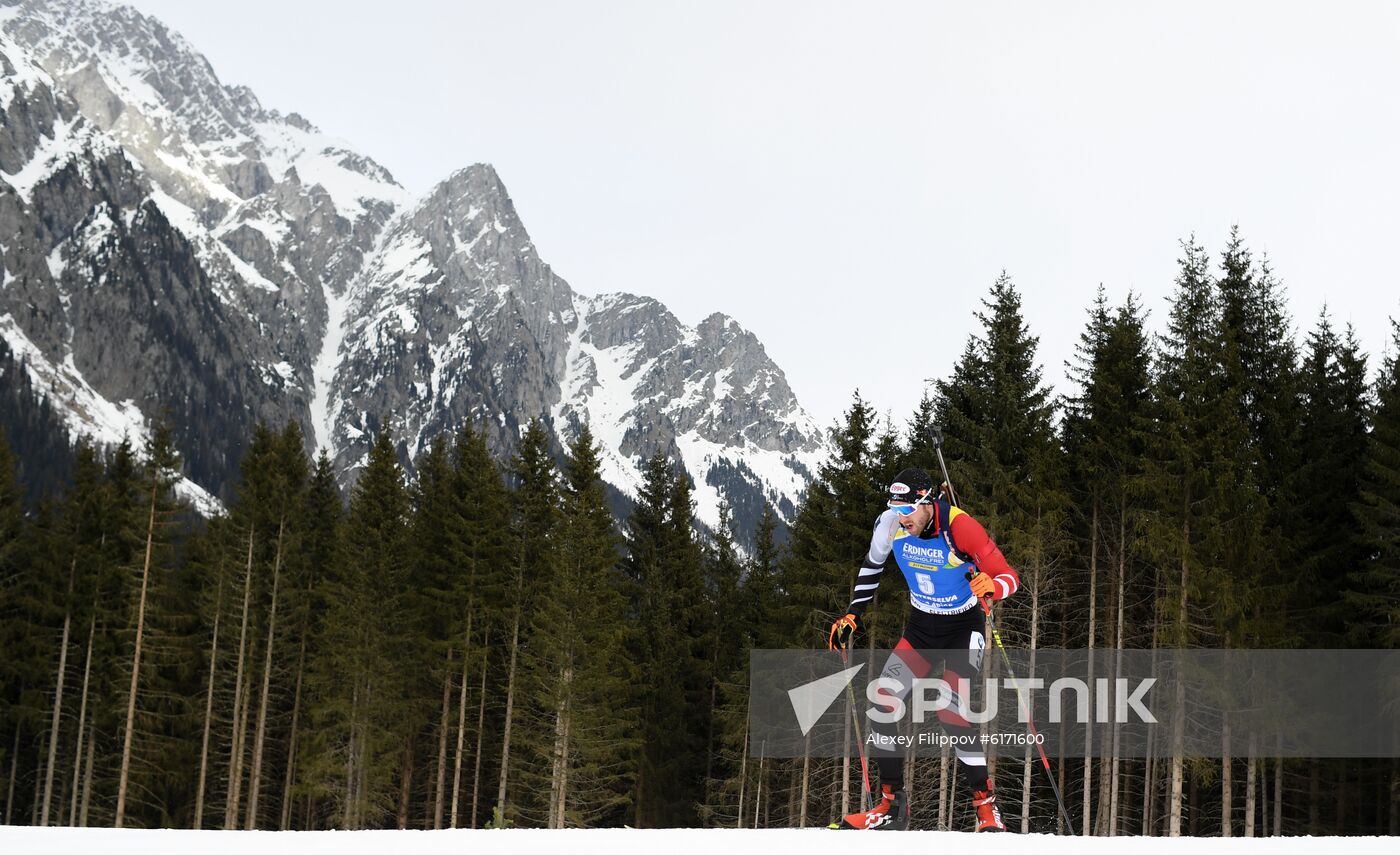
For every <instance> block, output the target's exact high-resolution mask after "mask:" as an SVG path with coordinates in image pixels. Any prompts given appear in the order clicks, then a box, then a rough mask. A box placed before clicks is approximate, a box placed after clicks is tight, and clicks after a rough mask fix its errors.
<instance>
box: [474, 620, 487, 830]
mask: <svg viewBox="0 0 1400 855" xmlns="http://www.w3.org/2000/svg"><path fill="white" fill-rule="evenodd" d="M490 659H491V631H490V628H489V627H488V628H487V633H486V644H485V645H484V646H483V647H482V648H481V691H480V693H479V694H480V698H479V700H478V701H477V708H476V756H475V758H474V759H473V761H472V763H473V766H474V768H473V770H472V823H471V826H470V827H471V828H476V805H477V799H478V797H479V796H480V795H481V743H482V739H483V737H484V736H485V733H486V666H487V665H488V664H490Z"/></svg>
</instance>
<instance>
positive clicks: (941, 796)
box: [938, 744, 948, 831]
mask: <svg viewBox="0 0 1400 855" xmlns="http://www.w3.org/2000/svg"><path fill="white" fill-rule="evenodd" d="M938 827H939V828H941V829H943V830H944V831H947V830H948V746H947V744H944V746H943V748H942V749H941V750H940V752H939V755H938Z"/></svg>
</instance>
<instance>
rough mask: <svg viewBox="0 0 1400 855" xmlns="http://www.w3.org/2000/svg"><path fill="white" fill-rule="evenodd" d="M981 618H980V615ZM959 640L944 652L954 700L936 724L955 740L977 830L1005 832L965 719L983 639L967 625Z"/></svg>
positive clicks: (945, 676) (983, 757) (982, 756)
mask: <svg viewBox="0 0 1400 855" xmlns="http://www.w3.org/2000/svg"><path fill="white" fill-rule="evenodd" d="M979 617H980V615H979ZM959 635H960V638H959V639H958V640H961V641H963V642H964V643H962V644H959V645H957V646H953V645H952V644H950V647H952V649H950V650H948V651H947V654H946V665H945V669H946V670H945V671H944V672H943V679H944V680H945V681H947V683H948V685H949V686H952V687H953V692H954V699H953V703H951V704H949V706H948V708H946V709H941V710H939V711H938V719H939V722H940V723H941V724H942V725H943V729H944V730H945V731H946V732H947V733H948V735H949V736H950V737H952V738H953V739H954V740H956V742H955V745H954V753H955V754H956V755H957V758H958V763H959V765H961V766H962V770H963V777H964V778H966V780H967V784H968V787H970V788H971V790H972V805H973V807H974V808H975V809H976V811H977V829H976V830H977V831H1005V830H1006V825H1005V824H1004V823H1003V822H1002V820H1001V811H1000V809H999V808H998V807H997V803H996V795H995V794H994V793H993V792H992V782H991V779H990V778H989V777H988V776H987V755H986V753H985V752H984V751H983V750H982V744H981V742H980V740H979V738H978V733H977V728H975V727H973V726H972V724H971V723H970V722H969V721H968V720H967V714H968V709H969V707H968V703H969V698H968V697H967V695H969V694H971V690H972V681H973V680H974V679H975V678H976V677H977V674H978V673H979V672H980V671H981V670H982V654H983V652H984V650H985V648H986V638H985V637H984V636H983V635H982V631H981V629H980V628H975V627H973V626H968V628H967V629H966V630H965V631H964V632H962V633H959Z"/></svg>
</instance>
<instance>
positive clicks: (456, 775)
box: [449, 607, 472, 828]
mask: <svg viewBox="0 0 1400 855" xmlns="http://www.w3.org/2000/svg"><path fill="white" fill-rule="evenodd" d="M471 638H472V616H471V609H470V607H468V610H467V632H466V636H465V641H464V643H463V645H462V688H461V690H460V692H459V694H458V696H457V751H456V753H455V754H454V755H453V761H452V816H451V820H450V822H449V825H450V827H452V828H456V827H457V805H458V804H459V801H458V800H459V798H460V796H461V794H462V742H463V741H464V737H465V736H466V733H465V730H466V727H467V677H468V676H469V675H470V673H471V671H470V669H471V661H472V658H471V655H470V654H471V649H472V648H471Z"/></svg>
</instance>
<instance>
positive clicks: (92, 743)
mask: <svg viewBox="0 0 1400 855" xmlns="http://www.w3.org/2000/svg"><path fill="white" fill-rule="evenodd" d="M96 746H97V724H96V723H95V722H94V723H93V724H89V725H88V740H87V760H85V761H83V767H84V769H83V804H82V807H80V808H79V809H78V827H79V828H87V824H88V805H89V804H91V803H92V756H93V754H94V753H95V752H94V749H95V748H96Z"/></svg>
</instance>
